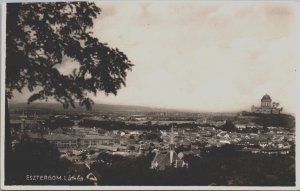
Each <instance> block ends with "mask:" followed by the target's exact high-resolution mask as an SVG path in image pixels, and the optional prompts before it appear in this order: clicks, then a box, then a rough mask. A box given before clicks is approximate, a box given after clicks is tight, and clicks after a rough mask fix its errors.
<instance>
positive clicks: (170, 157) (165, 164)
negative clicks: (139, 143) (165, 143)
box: [150, 127, 188, 170]
mask: <svg viewBox="0 0 300 191" xmlns="http://www.w3.org/2000/svg"><path fill="white" fill-rule="evenodd" d="M172 167H173V168H183V167H188V164H187V163H185V162H184V161H183V160H182V159H181V158H180V157H179V156H178V155H177V153H176V152H175V144H174V133H173V127H172V129H171V136H170V144H169V151H157V152H156V155H155V157H154V159H153V160H152V162H151V167H150V168H151V169H156V170H165V169H166V168H172Z"/></svg>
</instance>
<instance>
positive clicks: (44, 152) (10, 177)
mask: <svg viewBox="0 0 300 191" xmlns="http://www.w3.org/2000/svg"><path fill="white" fill-rule="evenodd" d="M59 156H60V153H59V151H58V150H57V148H56V147H53V146H52V145H51V144H50V143H49V142H47V141H45V140H41V141H40V142H32V141H23V142H21V143H19V144H17V145H16V146H15V150H14V152H13V153H12V156H11V158H10V161H9V163H10V165H12V166H13V168H11V169H10V171H9V172H8V174H7V176H6V181H7V182H8V183H9V184H10V185H32V184H42V185H43V184H50V185H51V184H54V185H55V184H59V182H55V181H49V182H48V181H40V182H39V181H30V180H27V179H26V175H66V173H67V170H68V168H69V167H71V165H72V164H71V162H70V161H68V160H66V159H60V158H59Z"/></svg>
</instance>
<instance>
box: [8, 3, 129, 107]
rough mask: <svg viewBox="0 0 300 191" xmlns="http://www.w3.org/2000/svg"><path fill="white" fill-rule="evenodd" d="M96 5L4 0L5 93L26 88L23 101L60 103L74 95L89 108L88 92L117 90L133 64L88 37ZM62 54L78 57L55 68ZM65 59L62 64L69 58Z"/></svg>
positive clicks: (69, 102)
mask: <svg viewBox="0 0 300 191" xmlns="http://www.w3.org/2000/svg"><path fill="white" fill-rule="evenodd" d="M100 12H101V9H100V8H99V7H97V6H96V5H95V4H94V3H89V2H68V3H65V2H56V3H10V4H8V5H7V39H6V43H7V44H6V88H7V92H6V95H7V96H8V98H11V97H12V94H13V91H14V90H17V91H19V92H22V90H23V89H24V88H27V89H28V90H29V91H30V92H33V94H32V95H31V97H29V99H28V103H30V102H33V101H35V100H48V98H50V97H51V98H54V99H55V100H56V101H58V102H60V103H62V104H63V106H64V108H67V107H69V106H72V107H75V103H74V101H76V100H78V101H79V103H80V105H85V106H86V107H87V108H88V109H89V108H90V107H91V104H92V103H93V101H92V100H91V99H90V98H88V97H87V96H88V93H94V94H95V95H96V93H97V91H98V90H99V91H104V92H105V93H106V94H110V93H112V94H117V90H118V89H120V88H121V86H122V85H125V78H126V75H127V71H128V70H131V67H132V64H131V63H130V61H129V60H128V58H127V56H126V55H125V54H124V53H123V52H121V51H119V50H118V49H112V48H109V47H108V46H107V44H105V43H101V42H99V41H98V39H97V38H95V37H93V36H92V34H91V32H90V30H89V29H90V28H91V27H93V19H95V18H97V16H98V15H99V14H100ZM64 58H70V60H72V61H74V62H76V63H79V65H80V66H79V68H77V69H75V66H74V71H73V72H72V73H71V74H69V75H64V74H62V73H60V72H59V70H58V69H57V68H58V67H59V65H61V64H62V63H63V59H64ZM74 62H71V63H67V64H72V63H74Z"/></svg>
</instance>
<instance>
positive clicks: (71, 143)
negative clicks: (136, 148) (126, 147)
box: [29, 134, 116, 149]
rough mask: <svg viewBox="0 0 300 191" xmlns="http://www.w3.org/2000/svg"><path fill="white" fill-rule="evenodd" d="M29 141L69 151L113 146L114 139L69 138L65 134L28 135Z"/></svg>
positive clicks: (93, 136)
mask: <svg viewBox="0 0 300 191" xmlns="http://www.w3.org/2000/svg"><path fill="white" fill-rule="evenodd" d="M29 137H30V138H31V139H34V140H37V139H45V140H47V141H49V142H50V143H51V144H53V145H55V146H56V147H57V148H59V149H71V148H76V147H81V146H82V147H86V148H88V147H97V146H98V145H113V144H114V143H115V142H116V139H115V138H113V137H109V136H100V135H87V136H70V135H65V134H47V135H43V136H42V135H39V134H29Z"/></svg>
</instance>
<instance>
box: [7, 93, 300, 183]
mask: <svg viewBox="0 0 300 191" xmlns="http://www.w3.org/2000/svg"><path fill="white" fill-rule="evenodd" d="M271 101H272V100H271V98H270V96H268V95H265V96H264V97H263V98H262V99H261V108H258V107H256V108H255V109H254V110H253V107H252V112H246V111H243V112H238V113H195V112H179V111H166V112H164V111H126V112H122V111H115V112H100V113H93V112H88V111H86V112H77V111H73V112H68V113H64V112H55V111H52V113H51V114H46V113H47V112H45V111H43V108H42V107H40V108H39V109H37V108H33V109H28V108H27V109H26V110H25V109H24V107H21V106H18V107H17V106H14V107H11V125H12V127H13V128H12V132H11V133H12V136H13V141H12V143H13V148H14V146H15V145H17V144H18V143H20V142H22V140H30V141H33V142H37V143H38V142H41V141H44V140H46V141H48V142H49V143H50V144H52V145H53V146H55V147H56V148H57V149H58V150H59V152H60V158H64V159H67V160H68V161H70V162H71V163H72V164H76V165H83V166H86V167H88V168H89V169H90V166H92V165H93V164H94V163H99V162H101V161H102V162H103V160H102V159H101V157H100V156H102V155H103V153H105V154H107V155H111V156H122V157H131V158H132V157H139V156H148V155H149V154H152V155H151V156H152V158H151V162H150V163H149V166H148V167H149V169H152V170H158V171H163V170H165V169H168V168H192V166H191V165H190V164H189V162H188V161H187V160H186V158H187V157H188V156H193V157H198V158H202V157H203V156H205V155H206V154H207V153H209V152H211V150H212V149H214V148H221V147H223V146H227V145H230V146H231V147H232V148H233V149H234V150H235V151H236V152H242V153H251V154H262V155H272V156H279V155H294V152H295V120H294V118H293V117H292V116H291V115H286V114H280V111H281V110H282V108H278V107H277V106H278V105H277V106H273V105H271ZM266 102H267V103H266ZM268 112H269V113H268ZM272 112H273V113H272ZM105 162H106V163H107V161H105ZM108 163H109V162H108ZM87 174H89V176H88V179H90V180H94V182H97V176H96V175H95V174H97V173H91V172H89V173H87ZM84 176H86V175H84Z"/></svg>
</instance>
